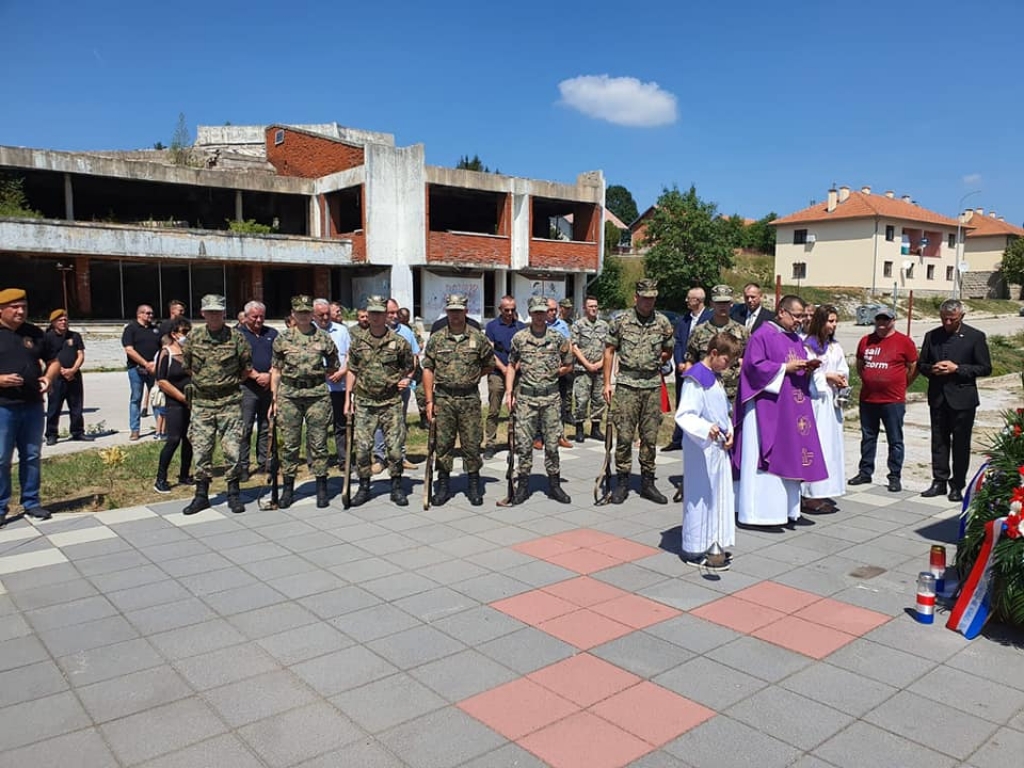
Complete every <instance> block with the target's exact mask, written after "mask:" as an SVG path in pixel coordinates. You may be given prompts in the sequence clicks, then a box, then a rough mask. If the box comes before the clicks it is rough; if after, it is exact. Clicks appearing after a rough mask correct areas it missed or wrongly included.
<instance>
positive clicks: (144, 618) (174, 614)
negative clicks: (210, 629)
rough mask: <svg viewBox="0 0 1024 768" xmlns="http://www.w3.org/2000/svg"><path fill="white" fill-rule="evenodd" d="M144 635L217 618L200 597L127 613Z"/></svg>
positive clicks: (126, 616)
mask: <svg viewBox="0 0 1024 768" xmlns="http://www.w3.org/2000/svg"><path fill="white" fill-rule="evenodd" d="M125 618H126V619H128V621H130V622H131V623H132V624H133V625H135V626H136V627H137V628H138V630H139V631H140V632H142V633H143V634H144V635H152V634H156V633H158V632H165V631H167V630H171V629H177V628H179V627H185V626H188V625H190V624H198V623H200V622H202V621H208V620H209V619H213V618H215V614H214V613H213V611H211V610H210V609H209V608H207V607H206V605H204V604H203V603H202V601H200V600H199V599H198V598H195V597H189V598H186V599H185V600H178V601H177V602H174V603H165V604H164V605H157V606H153V607H152V608H142V609H140V610H137V611H130V612H128V613H126V614H125Z"/></svg>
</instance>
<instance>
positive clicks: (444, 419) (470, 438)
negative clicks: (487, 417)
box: [434, 389, 483, 474]
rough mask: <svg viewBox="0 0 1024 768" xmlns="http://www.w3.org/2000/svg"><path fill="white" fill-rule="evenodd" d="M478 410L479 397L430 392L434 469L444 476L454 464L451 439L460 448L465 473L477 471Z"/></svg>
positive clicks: (480, 431) (480, 429) (475, 395)
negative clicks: (432, 412) (457, 443)
mask: <svg viewBox="0 0 1024 768" xmlns="http://www.w3.org/2000/svg"><path fill="white" fill-rule="evenodd" d="M481 415H482V409H481V407H480V395H478V394H476V393H475V392H474V393H473V394H471V395H459V396H452V395H445V394H442V393H441V392H439V391H438V390H436V389H435V390H434V420H435V421H436V422H437V428H436V429H437V448H436V451H437V452H436V454H435V455H436V458H437V469H438V471H440V472H444V473H445V474H448V473H450V472H451V471H452V466H454V464H455V438H456V437H458V438H459V445H460V446H461V447H462V462H463V466H464V467H465V469H466V472H479V471H480V467H481V466H483V461H481V459H480V437H481V433H482V432H483V427H482V424H481V421H480V417H481Z"/></svg>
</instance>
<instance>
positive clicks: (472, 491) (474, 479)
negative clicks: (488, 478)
mask: <svg viewBox="0 0 1024 768" xmlns="http://www.w3.org/2000/svg"><path fill="white" fill-rule="evenodd" d="M466 498H468V499H469V503H470V504H472V505H473V506H474V507H479V506H480V505H481V504H483V503H484V495H483V493H482V492H481V490H480V473H479V472H470V473H469V485H468V486H467V487H466Z"/></svg>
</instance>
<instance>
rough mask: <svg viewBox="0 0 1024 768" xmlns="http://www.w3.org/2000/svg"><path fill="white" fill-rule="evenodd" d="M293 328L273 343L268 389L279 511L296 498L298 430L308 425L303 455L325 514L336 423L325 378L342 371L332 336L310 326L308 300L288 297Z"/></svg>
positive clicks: (310, 317) (310, 318) (307, 297)
mask: <svg viewBox="0 0 1024 768" xmlns="http://www.w3.org/2000/svg"><path fill="white" fill-rule="evenodd" d="M292 315H293V316H294V317H295V326H294V327H292V328H289V329H288V330H287V331H285V332H284V333H282V334H279V335H278V337H277V338H276V339H274V356H273V359H272V362H271V364H270V389H271V391H272V392H273V398H274V399H273V402H272V404H271V406H270V415H271V416H272V417H276V418H277V427H278V433H279V434H280V438H281V439H280V440H279V442H278V446H279V451H280V456H281V474H282V475H283V476H284V490H283V491H282V492H281V501H280V507H281V509H288V507H290V506H291V505H292V501H293V500H294V498H295V475H296V473H297V472H298V469H299V448H300V446H301V444H302V425H303V423H305V425H306V450H307V451H308V452H309V457H308V458H309V465H310V468H311V469H312V470H313V476H314V477H315V478H316V505H317V506H318V507H320V508H324V507H326V506H327V505H328V503H329V499H328V497H327V425H328V424H329V423H330V424H333V423H334V415H333V410H332V408H331V397H330V393H329V392H328V390H327V380H326V378H325V377H326V376H329V375H331V374H333V373H334V372H335V371H337V370H338V368H339V367H340V365H341V362H340V360H339V359H338V347H337V346H336V345H335V343H334V340H333V339H332V338H331V337H330V335H329V334H328V333H327V332H326V331H324V330H323V329H321V328H318V327H317V326H315V325H313V300H312V299H311V298H310V297H309V296H293V297H292Z"/></svg>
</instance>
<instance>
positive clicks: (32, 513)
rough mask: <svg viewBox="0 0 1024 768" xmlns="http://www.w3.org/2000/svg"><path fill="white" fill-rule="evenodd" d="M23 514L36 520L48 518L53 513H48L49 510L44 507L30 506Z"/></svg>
mask: <svg viewBox="0 0 1024 768" xmlns="http://www.w3.org/2000/svg"><path fill="white" fill-rule="evenodd" d="M25 514H26V515H28V516H29V517H34V518H35V519H36V520H49V519H50V518H51V517H53V515H51V514H50V510H48V509H47V508H46V507H32V509H26V510H25Z"/></svg>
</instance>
